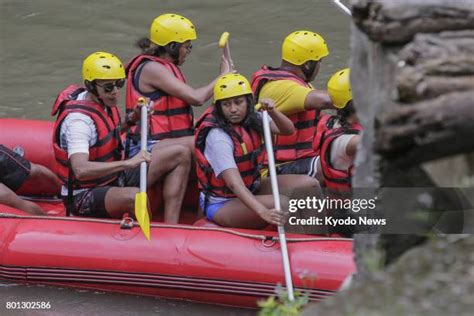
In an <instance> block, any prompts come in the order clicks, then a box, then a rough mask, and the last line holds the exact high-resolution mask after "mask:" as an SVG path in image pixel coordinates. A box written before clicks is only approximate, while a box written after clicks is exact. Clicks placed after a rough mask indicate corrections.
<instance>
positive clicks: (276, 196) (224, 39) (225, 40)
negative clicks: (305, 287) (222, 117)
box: [219, 32, 295, 301]
mask: <svg viewBox="0 0 474 316" xmlns="http://www.w3.org/2000/svg"><path fill="white" fill-rule="evenodd" d="M219 47H220V48H224V56H225V57H226V58H227V59H228V60H229V62H230V65H231V68H232V69H235V68H234V63H233V62H232V58H231V57H230V48H229V32H224V33H222V35H221V38H220V39H219ZM260 107H261V104H256V105H255V108H256V109H259V108H260ZM263 131H264V134H265V146H266V148H267V153H268V162H269V171H270V180H271V184H272V192H273V201H274V204H275V208H276V209H277V210H281V205H280V192H279V190H278V182H277V178H276V169H275V158H274V157H273V145H272V137H271V133H270V123H269V121H268V113H267V111H263ZM278 235H279V237H280V245H281V256H282V259H283V270H284V272H285V283H286V287H287V289H288V298H289V300H290V301H294V300H295V297H294V294H293V281H292V279H291V268H290V260H289V256H288V248H287V246H286V236H285V228H284V227H283V226H278Z"/></svg>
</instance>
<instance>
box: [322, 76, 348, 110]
mask: <svg viewBox="0 0 474 316" xmlns="http://www.w3.org/2000/svg"><path fill="white" fill-rule="evenodd" d="M350 72H351V70H350V69H349V68H345V69H342V70H339V71H338V72H336V73H335V74H334V75H332V77H331V79H329V81H328V93H329V97H331V101H332V103H333V104H334V106H335V107H336V108H338V109H343V108H345V107H346V105H347V103H348V102H349V101H350V100H352V89H351V82H350V80H349V76H350Z"/></svg>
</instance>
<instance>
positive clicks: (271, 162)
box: [263, 111, 295, 301]
mask: <svg viewBox="0 0 474 316" xmlns="http://www.w3.org/2000/svg"><path fill="white" fill-rule="evenodd" d="M263 134H264V136H265V147H266V149H267V155H268V171H269V172H270V181H271V184H272V192H273V201H274V203H275V208H276V209H277V210H281V205H280V191H279V189H278V181H277V175H276V169H275V157H274V156H273V144H272V136H271V135H272V134H271V131H270V122H269V120H268V113H267V111H263ZM278 236H279V237H280V247H281V256H282V259H283V269H284V271H285V283H286V288H287V290H288V298H289V300H290V301H294V299H295V296H294V294H293V280H292V279H291V268H290V259H289V256H288V248H287V246H286V236H285V228H284V227H283V226H278Z"/></svg>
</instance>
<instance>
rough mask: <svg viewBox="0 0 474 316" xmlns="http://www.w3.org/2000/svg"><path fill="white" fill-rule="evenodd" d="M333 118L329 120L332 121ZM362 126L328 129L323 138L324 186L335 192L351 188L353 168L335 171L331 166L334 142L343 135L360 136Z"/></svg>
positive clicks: (353, 125)
mask: <svg viewBox="0 0 474 316" xmlns="http://www.w3.org/2000/svg"><path fill="white" fill-rule="evenodd" d="M330 120H331V118H329V119H328V121H330ZM361 131H362V126H360V125H359V124H352V125H350V126H345V127H337V128H332V127H331V128H330V129H327V130H326V131H325V132H324V134H323V135H322V137H321V142H320V149H321V152H320V156H319V157H320V161H321V167H322V172H323V176H324V185H325V186H326V187H327V188H328V189H330V190H334V191H339V192H344V191H349V190H350V188H351V171H352V168H353V166H350V167H349V168H348V169H347V170H339V169H335V168H334V167H333V166H332V164H331V146H332V143H333V141H334V140H335V139H336V138H338V137H339V136H341V135H350V134H360V132H361Z"/></svg>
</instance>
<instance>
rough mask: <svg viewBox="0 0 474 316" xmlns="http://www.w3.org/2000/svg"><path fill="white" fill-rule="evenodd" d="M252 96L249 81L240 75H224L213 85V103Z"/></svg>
mask: <svg viewBox="0 0 474 316" xmlns="http://www.w3.org/2000/svg"><path fill="white" fill-rule="evenodd" d="M246 94H252V88H251V87H250V83H249V81H248V80H247V79H246V78H245V77H244V76H242V75H240V74H226V75H223V76H221V77H219V79H217V81H216V83H215V85H214V103H215V102H216V101H219V100H223V99H227V98H232V97H237V96H241V95H246Z"/></svg>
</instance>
